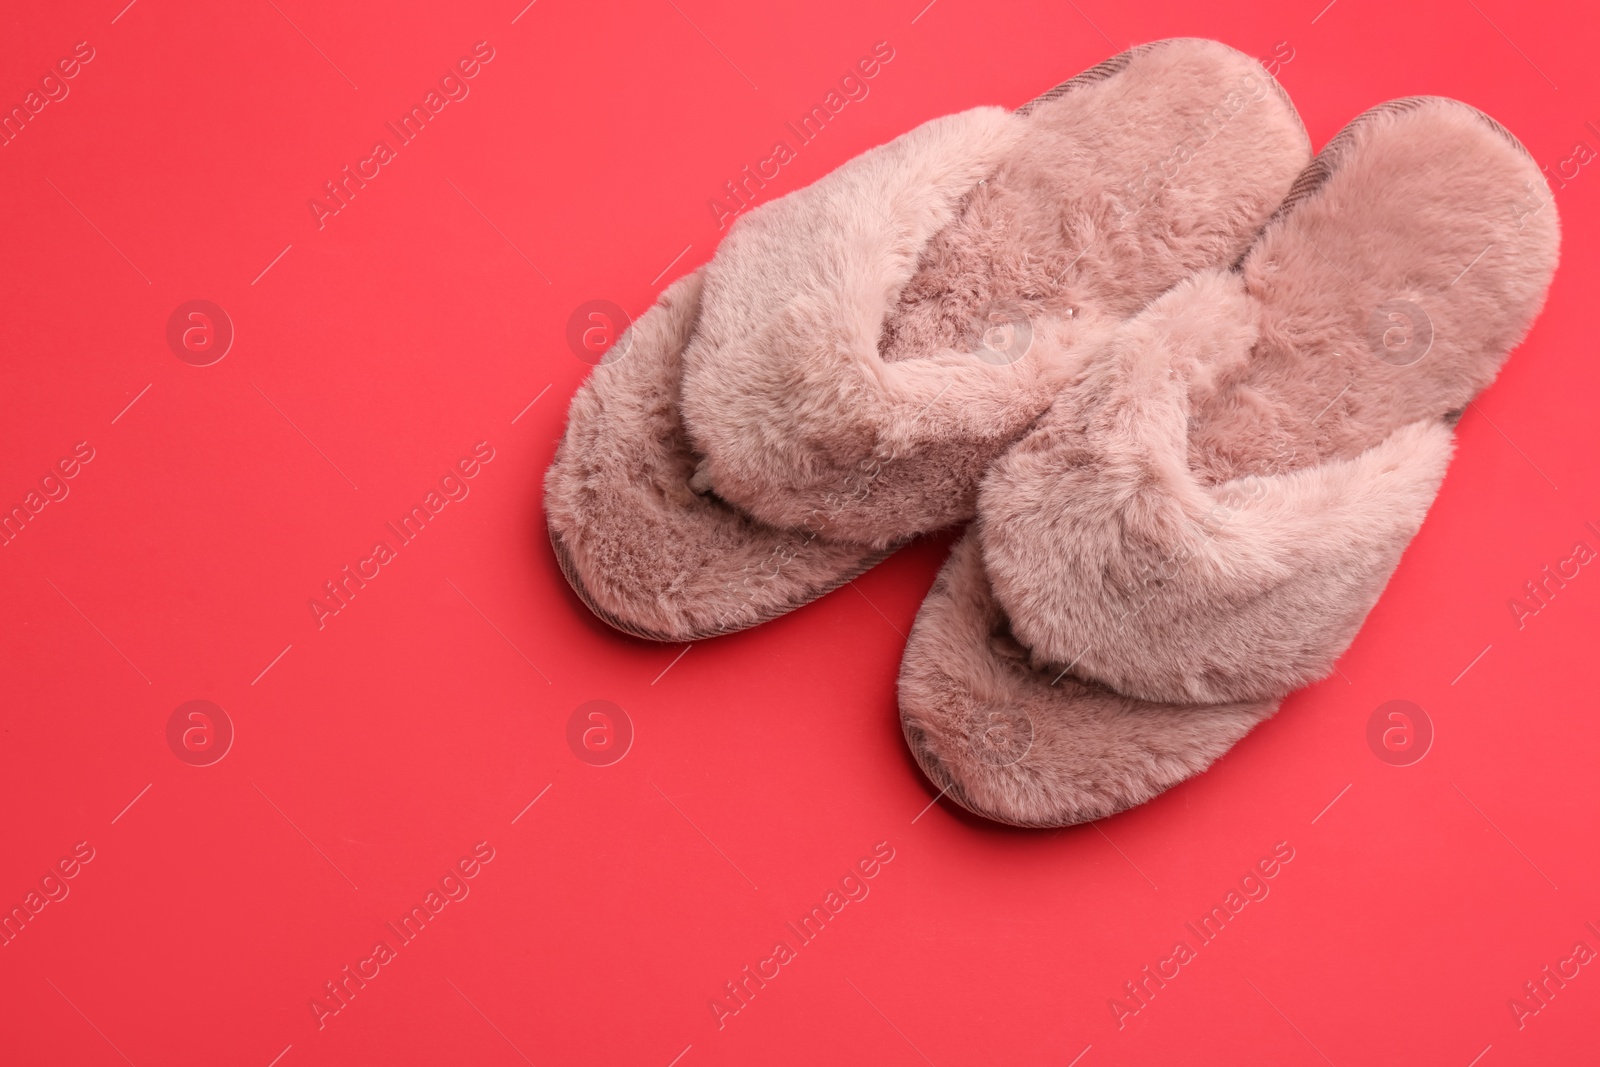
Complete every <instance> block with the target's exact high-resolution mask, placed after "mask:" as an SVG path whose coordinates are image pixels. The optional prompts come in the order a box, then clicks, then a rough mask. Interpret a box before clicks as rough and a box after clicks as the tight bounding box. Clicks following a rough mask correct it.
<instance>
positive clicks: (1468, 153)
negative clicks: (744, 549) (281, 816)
mask: <svg viewBox="0 0 1600 1067" xmlns="http://www.w3.org/2000/svg"><path fill="white" fill-rule="evenodd" d="M1559 240H1560V239H1559V226H1558V222H1557V219H1556V212H1555V208H1554V205H1553V202H1552V200H1551V197H1550V193H1549V191H1548V189H1547V188H1546V186H1545V184H1544V181H1543V178H1542V176H1541V175H1540V171H1539V167H1538V165H1537V164H1536V163H1535V162H1534V161H1533V160H1532V159H1531V158H1530V157H1529V156H1528V154H1527V153H1526V152H1525V151H1524V150H1523V148H1522V146H1521V145H1520V144H1518V143H1517V142H1516V140H1515V139H1514V138H1512V136H1511V135H1510V134H1509V133H1507V132H1506V131H1505V130H1504V129H1503V128H1502V127H1501V126H1499V125H1498V124H1497V123H1495V122H1494V121H1493V120H1491V119H1489V118H1487V117H1486V116H1484V115H1483V114H1481V113H1480V112H1478V111H1476V110H1474V109H1473V108H1470V107H1468V106H1466V105H1465V104H1460V103H1457V102H1455V101H1451V100H1444V99H1439V98H1417V99H1410V100H1402V101H1396V102H1393V103H1389V104H1384V105H1382V106H1380V107H1377V108H1374V109H1373V110H1371V111H1369V112H1367V113H1366V114H1364V115H1362V116H1361V117H1360V118H1358V119H1357V120H1356V121H1355V122H1353V123H1351V124H1350V126H1348V127H1346V129H1345V130H1344V131H1343V132H1341V133H1340V134H1339V135H1338V136H1337V137H1336V138H1334V140H1333V141H1332V142H1330V143H1329V145H1328V147H1327V148H1325V149H1324V150H1323V151H1322V153H1321V154H1320V155H1319V156H1318V157H1317V159H1316V160H1315V161H1314V162H1313V163H1312V164H1311V166H1310V167H1308V168H1307V169H1306V171H1305V173H1304V174H1303V175H1302V176H1301V177H1300V179H1299V180H1298V181H1297V182H1296V183H1295V186H1294V189H1293V190H1292V191H1291V193H1290V194H1289V198H1288V200H1287V201H1286V202H1285V203H1284V205H1283V206H1282V207H1281V208H1280V209H1279V211H1278V212H1277V213H1276V214H1275V215H1274V217H1273V219H1272V221H1271V222H1269V223H1268V225H1267V227H1266V229H1265V230H1264V231H1263V232H1262V235H1261V237H1260V239H1259V240H1258V241H1257V242H1256V244H1255V246H1254V247H1253V248H1252V249H1251V250H1250V251H1249V253H1248V255H1246V256H1245V257H1244V258H1243V260H1242V261H1241V262H1240V264H1239V265H1238V266H1237V267H1236V268H1235V269H1234V270H1232V271H1226V272H1218V271H1210V272H1201V273H1200V274H1198V275H1196V276H1195V277H1193V278H1191V279H1188V280H1186V281H1184V282H1182V283H1180V284H1179V285H1178V286H1176V287H1175V288H1174V289H1172V290H1171V291H1170V292H1168V293H1166V294H1164V295H1163V296H1162V297H1161V298H1160V299H1158V300H1156V301H1155V302H1154V303H1152V304H1151V306H1150V307H1149V308H1147V309H1146V310H1145V311H1144V312H1142V313H1141V314H1140V315H1138V316H1137V317H1136V318H1134V319H1132V320H1131V321H1130V322H1129V323H1127V324H1126V326H1125V327H1124V328H1123V329H1121V330H1120V331H1119V332H1118V334H1117V336H1116V337H1115V338H1114V339H1113V340H1112V341H1111V342H1110V343H1109V344H1108V345H1107V346H1106V348H1105V350H1104V351H1103V352H1102V353H1100V354H1099V355H1097V356H1096V357H1095V358H1093V359H1091V360H1086V361H1085V362H1084V363H1083V364H1082V366H1081V368H1080V369H1079V371H1078V373H1077V374H1076V375H1075V376H1074V378H1073V381H1072V382H1071V384H1070V385H1069V386H1068V387H1067V388H1065V389H1064V390H1063V391H1062V393H1061V395H1060V396H1059V397H1058V398H1057V400H1056V401H1055V403H1054V405H1053V406H1052V407H1051V409H1050V411H1049V412H1048V413H1046V414H1045V415H1044V416H1043V417H1042V418H1041V419H1040V420H1039V421H1038V423H1037V424H1036V425H1035V427H1034V428H1033V429H1032V430H1031V431H1030V432H1029V434H1028V435H1027V436H1026V437H1024V438H1022V439H1021V440H1020V441H1018V442H1017V444H1016V445H1015V446H1013V447H1012V448H1011V449H1010V450H1009V451H1008V452H1007V454H1006V455H1005V456H1004V457H1002V458H1001V459H1000V460H999V461H997V462H996V464H995V465H994V467H993V469H992V470H991V472H990V473H989V474H988V476H987V477H986V478H985V480H984V482H983V486H982V493H981V497H980V500H979V507H978V521H977V523H976V524H975V526H974V528H973V529H972V530H971V531H970V532H969V533H968V535H967V537H966V539H965V540H964V541H963V542H962V543H961V544H960V545H959V546H958V547H957V548H956V550H955V551H954V553H953V554H952V556H951V559H950V561H949V562H948V563H947V564H946V566H945V569H944V571H943V573H942V574H941V575H940V578H939V581H938V583H937V584H936V585H935V587H934V589H933V591H932V593H931V594H930V595H929V597H928V599H927V602H926V603H925V605H924V606H923V609H922V611H921V613H920V615H919V616H918V619H917V623H916V627H915V629H914V630H913V632H912V635H911V641H910V645H909V647H908V648H907V650H906V655H905V660H904V664H903V666H902V670H901V676H900V704H901V713H902V722H903V725H904V728H905V734H906V738H907V740H908V741H909V743H910V746H911V749H912V751H913V752H914V753H915V755H916V758H917V760H918V762H919V763H920V764H921V765H922V767H923V769H924V771H925V772H926V773H927V774H928V776H929V777H930V778H931V779H932V780H933V781H934V782H935V783H936V784H937V785H938V786H939V787H940V788H941V789H943V790H944V791H946V792H947V794H948V795H949V796H951V797H952V798H954V799H955V800H956V801H957V802H958V803H960V804H961V805H963V806H964V807H967V808H969V809H971V810H972V811H975V812H977V813H979V814H982V815H986V816H988V817H990V818H994V819H998V820H1000V821H1003V822H1009V823H1016V824H1019V825H1025V826H1058V825H1066V824H1070V823H1076V822H1083V821H1086V820H1090V819H1096V818H1099V817H1101V816H1104V815H1108V814H1110V813H1112V812H1115V811H1119V810H1121V809H1123V808H1127V807H1129V806H1131V805H1133V804H1137V803H1140V802H1141V801H1144V800H1146V799H1148V798H1150V797H1151V796H1154V795H1155V794H1156V793H1159V792H1160V791H1162V790H1163V789H1166V788H1168V787H1169V786H1171V785H1173V784H1175V783H1176V782H1178V781H1181V780H1182V779H1184V778H1187V777H1188V776H1190V775H1192V774H1195V773H1197V772H1198V771H1200V770H1203V769H1204V768H1205V767H1206V766H1207V765H1209V764H1210V763H1211V762H1212V761H1213V760H1214V759H1216V758H1217V757H1218V756H1219V755H1221V754H1222V753H1223V752H1224V751H1226V750H1227V749H1228V748H1229V746H1231V745H1232V744H1234V742H1236V741H1238V740H1239V738H1241V737H1242V736H1244V734H1245V733H1246V732H1248V731H1249V730H1250V728H1251V727H1252V726H1254V725H1255V724H1256V723H1257V722H1259V721H1260V720H1261V719H1263V718H1265V717H1267V716H1268V715H1270V714H1272V712H1273V711H1275V710H1276V709H1277V707H1278V704H1279V702H1280V701H1281V700H1282V698H1283V697H1284V696H1285V695H1287V694H1288V693H1289V692H1291V691H1292V690H1294V689H1296V688H1298V687H1300V686H1303V685H1306V684H1308V683H1310V682H1313V681H1315V680H1317V679H1319V678H1322V677H1323V676H1325V675H1326V674H1327V673H1328V672H1329V671H1330V670H1331V668H1332V665H1333V662H1334V660H1335V659H1337V658H1338V656H1339V655H1340V654H1341V653H1342V652H1343V651H1344V650H1345V648H1346V647H1348V645H1349V644H1350V642H1351V640H1353V639H1354V637H1355V634H1356V631H1357V629H1358V628H1359V627H1360V625H1361V622H1362V620H1363V619H1364V618H1365V617H1366V614H1367V612H1368V611H1369V610H1370V609H1371V607H1372V605H1373V604H1374V603H1375V602H1376V600H1377V598H1378V595H1379V593H1380V592H1381V591H1382V589H1383V586H1384V584H1385V583H1386V582H1387V581H1388V578H1389V575H1390V573H1391V572H1392V571H1393V570H1394V568H1395V566H1396V564H1397V563H1398V562H1399V559H1400V554H1401V552H1402V551H1403V550H1404V548H1405V546H1406V544H1407V543H1408V542H1409V541H1410V539H1411V538H1412V536H1413V535H1414V534H1415V533H1416V531H1417V529H1418V527H1419V526H1420V525H1421V523H1422V520H1423V516H1424V515H1425V514H1426V512H1427V510H1428V507H1429V505H1430V504H1431V503H1432V500H1433V497H1434V494H1435V493H1436V492H1437V490H1438V487H1439V484H1440V482H1441V481H1442V479H1443V478H1444V474H1445V468H1446V465H1447V464H1448V462H1449V459H1450V452H1451V447H1452V439H1453V435H1452V430H1451V428H1452V427H1453V425H1454V423H1455V420H1456V419H1457V418H1458V417H1459V416H1460V413H1461V411H1462V410H1463V409H1464V408H1465V406H1466V405H1467V403H1468V402H1469V401H1470V400H1471V399H1472V398H1473V396H1475V395H1476V394H1477V393H1478V392H1479V391H1480V390H1482V389H1483V388H1484V387H1485V386H1487V385H1488V384H1489V382H1490V381H1491V380H1492V379H1493V378H1494V376H1495V373H1496V372H1497V371H1498V370H1499V368H1500V365H1501V363H1502V362H1503V361H1504V359H1505V357H1506V355H1507V354H1508V353H1509V351H1510V350H1511V349H1512V348H1513V347H1514V346H1515V345H1516V344H1517V343H1518V342H1519V341H1520V340H1521V338H1522V337H1523V335H1524V334H1525V333H1526V332H1527V330H1528V327H1529V326H1530V324H1531V323H1532V321H1533V319H1534V316H1535V315H1536V314H1537V313H1538V311H1539V308H1540V306H1541V305H1542V304H1543V301H1544V296H1545V292H1546V290H1547V288H1548V287H1549V283H1550V278H1551V275H1552V274H1553V272H1554V270H1555V264H1556V256H1557V249H1558V246H1559Z"/></svg>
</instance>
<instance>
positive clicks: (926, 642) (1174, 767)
mask: <svg viewBox="0 0 1600 1067" xmlns="http://www.w3.org/2000/svg"><path fill="white" fill-rule="evenodd" d="M1052 683H1054V684H1052ZM1277 706H1278V701H1277V700H1269V701H1250V702H1243V703H1234V704H1223V705H1194V704H1164V703H1153V702H1148V701H1141V700H1137V699H1134V698H1131V697H1125V696H1122V695H1119V694H1117V693H1114V692H1112V691H1110V690H1108V689H1105V688H1102V687H1099V686H1093V685H1089V684H1085V683H1083V682H1081V681H1079V680H1077V679H1076V678H1073V677H1070V676H1062V677H1059V678H1057V677H1056V676H1055V675H1054V674H1053V673H1051V672H1048V671H1040V670H1035V669H1033V668H1032V667H1030V665H1029V663H1028V659H1027V653H1026V652H1025V651H1024V650H1022V649H1021V647H1020V646H1018V645H1017V644H1016V643H1015V641H1014V640H1013V639H1011V638H1010V636H1009V634H1008V633H1007V632H1006V630H1005V615H1004V613H1003V612H1002V611H1001V609H1000V607H999V605H998V604H997V603H996V601H995V599H994V596H993V594H992V593H991V591H990V589H989V585H988V581H987V579H986V577H985V576H984V571H983V562H982V556H981V553H980V551H979V548H978V543H977V540H976V538H974V537H973V536H971V535H968V536H967V537H966V538H964V539H963V540H962V541H961V542H960V543H959V544H958V545H957V546H956V548H955V549H954V551H953V552H952V553H951V556H950V559H949V561H948V562H946V564H945V566H944V569H943V570H942V571H941V572H940V575H939V578H938V581H937V582H936V583H935V584H934V587H933V590H932V591H931V592H930V593H929V594H928V597H927V599H926V601H924V603H923V607H922V610H921V612H920V613H919V614H918V616H917V621H916V625H915V627H914V628H913V630H912V633H911V640H910V642H909V644H908V645H907V648H906V653H905V658H904V660H903V662H902V665H901V670H900V717H901V726H902V728H903V730H904V732H905V736H906V741H907V744H908V745H909V746H910V749H911V752H912V754H913V756H914V757H915V758H916V760H917V763H918V764H919V765H920V766H921V768H922V770H923V773H924V774H926V775H927V776H928V778H929V780H930V781H932V782H933V784H934V785H935V786H936V787H938V788H939V789H940V790H941V791H942V792H943V794H944V795H946V796H948V797H950V798H951V799H952V800H954V801H955V802H956V803H958V804H960V805H961V806H962V807H964V808H966V809H967V810H969V811H972V812H974V813H975V814H978V815H982V816H984V817H985V818H989V819H993V820H995V821H997V822H1003V823H1010V824H1012V825H1015V826H1030V827H1048V826H1070V825H1072V824H1074V823H1080V822H1089V821H1092V820H1094V819H1099V818H1103V817H1104V816H1107V815H1111V814H1113V813H1115V812H1118V811H1122V810H1124V809H1125V808H1129V807H1132V806H1134V805H1135V804H1139V803H1142V802H1143V801H1145V800H1148V799H1150V798H1151V797H1153V796H1155V795H1156V794H1158V793H1160V792H1162V791H1163V790H1166V789H1168V788H1170V787H1172V786H1173V785H1176V784H1177V783H1178V782H1180V781H1183V780H1184V779H1185V778H1189V777H1191V776H1192V775H1195V774H1198V773H1199V772H1200V771H1202V770H1204V769H1205V768H1206V767H1208V766H1210V764H1211V763H1212V762H1213V761H1214V760H1216V759H1217V757H1218V756H1220V755H1222V754H1223V753H1224V752H1226V751H1227V750H1228V749H1229V748H1230V747H1232V746H1233V745H1234V744H1235V743H1236V742H1237V741H1238V740H1239V739H1240V738H1242V737H1243V736H1244V735H1245V734H1247V733H1249V731H1250V729H1251V728H1252V727H1254V726H1255V725H1256V724H1257V723H1258V722H1260V721H1261V720H1263V719H1265V718H1267V717H1268V716H1270V715H1271V714H1272V713H1273V712H1274V711H1275V710H1277Z"/></svg>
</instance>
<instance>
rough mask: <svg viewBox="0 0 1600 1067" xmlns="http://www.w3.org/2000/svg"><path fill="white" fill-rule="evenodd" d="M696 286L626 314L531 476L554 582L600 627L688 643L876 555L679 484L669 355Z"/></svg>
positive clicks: (794, 599)
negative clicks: (540, 495) (539, 492)
mask: <svg viewBox="0 0 1600 1067" xmlns="http://www.w3.org/2000/svg"><path fill="white" fill-rule="evenodd" d="M700 289H701V275H700V274H699V272H696V273H695V274H692V275H689V276H688V277H686V278H683V279H682V280H680V281H679V282H677V283H676V284H674V285H673V286H671V287H670V288H669V289H667V291H666V292H665V293H663V294H662V296H661V299H660V302H659V303H657V304H656V305H655V306H654V307H653V308H651V309H650V310H649V311H647V312H646V313H645V314H644V315H642V316H640V318H639V320H638V321H637V322H635V323H634V324H633V326H632V327H630V329H629V330H628V331H627V332H626V333H625V334H624V335H623V336H622V337H621V338H620V339H619V340H618V342H617V345H616V346H615V348H614V349H613V352H612V354H610V355H608V356H607V358H606V360H605V361H604V362H602V364H601V365H600V366H599V367H597V368H595V371H594V373H593V374H591V375H590V377H589V379H588V381H586V382H585V383H584V385H583V386H582V387H581V388H580V389H579V390H578V392H577V394H576V395H575V396H574V397H573V400H572V405H571V408H570V409H569V412H568V416H567V430H566V434H565V436H564V437H563V438H562V441H561V445H560V447H559V448H558V450H557V452H556V456H555V459H554V461H553V462H552V463H551V466H550V470H549V472H548V473H547V474H546V476H545V517H546V522H547V525H548V528H549V533H550V542H551V545H552V547H553V548H554V550H555V554H556V558H557V561H558V562H559V564H560V566H561V571H562V573H563V574H564V575H565V576H566V578H567V581H568V582H569V583H570V584H571V585H572V588H573V590H574V591H575V592H576V593H577V594H578V596H579V597H580V598H581V599H582V600H583V601H584V603H585V604H586V605H587V606H588V607H589V609H590V610H591V611H593V612H594V613H595V614H596V615H597V616H599V617H600V618H601V619H603V620H604V621H606V622H607V623H609V624H610V625H611V626H613V627H615V628H616V629H618V630H621V631H623V632H625V633H629V634H632V635H634V636H636V637H644V638H648V639H650V640H655V641H692V640H697V639H699V638H702V637H710V636H714V635H716V634H722V633H730V632H733V631H735V630H742V629H745V628H747V627H750V626H754V625H756V624H757V623H759V622H762V621H765V620H766V619H770V618H772V617H774V616H776V615H781V614H783V613H784V612H786V611H790V610H792V609H794V608H796V607H799V606H800V605H802V604H805V603H807V602H808V601H811V600H814V599H816V598H817V597H819V596H822V595H823V594H824V593H827V592H829V591H830V590H832V589H834V588H836V587H838V586H840V585H842V584H844V583H845V582H846V581H848V580H849V579H850V578H853V577H855V576H856V575H858V574H860V573H861V572H862V571H864V570H866V569H867V568H869V567H871V566H872V565H873V564H875V563H877V562H879V561H880V560H881V559H883V558H884V556H885V555H887V552H885V551H882V550H873V549H869V548H864V547H861V546H857V545H841V544H837V543H832V542H825V541H822V540H821V539H819V538H817V537H815V536H814V534H812V533H810V532H808V531H805V530H786V529H780V528H775V527H771V526H766V525H763V524H761V523H759V522H756V521H755V520H753V519H750V518H749V517H747V516H745V515H743V514H741V513H740V512H738V511H736V510H735V509H733V508H731V507H729V506H728V505H727V504H725V503H724V502H722V501H721V500H719V499H718V498H717V497H715V496H713V495H710V494H702V493H697V492H696V491H695V490H694V488H693V487H692V486H691V482H692V480H693V479H694V477H695V472H696V467H697V465H698V463H699V462H700V460H699V458H698V457H697V456H696V455H695V454H694V452H693V450H692V449H691V447H690V445H689V442H688V440H687V438H686V437H685V435H684V432H683V427H682V424H681V422H680V421H679V416H678V407H677V398H678V393H679V381H680V376H681V355H682V352H683V347H684V345H685V344H686V343H687V342H688V339H689V336H690V334H691V333H692V331H693V329H694V324H695V319H696V316H697V313H698V309H699V299H700Z"/></svg>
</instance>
